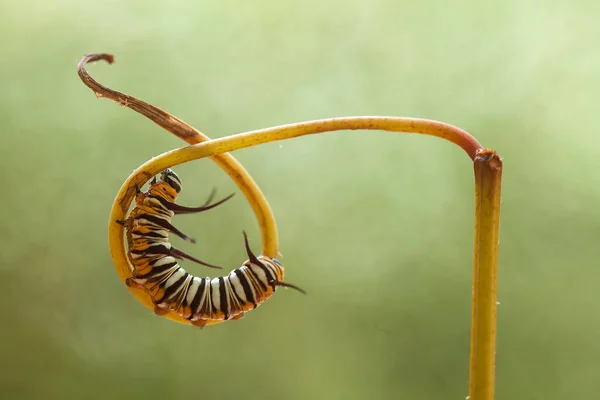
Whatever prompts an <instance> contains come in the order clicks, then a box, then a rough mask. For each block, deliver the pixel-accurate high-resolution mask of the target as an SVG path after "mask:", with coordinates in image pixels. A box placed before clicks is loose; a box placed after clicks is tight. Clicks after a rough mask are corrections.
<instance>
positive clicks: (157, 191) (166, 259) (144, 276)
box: [116, 169, 304, 327]
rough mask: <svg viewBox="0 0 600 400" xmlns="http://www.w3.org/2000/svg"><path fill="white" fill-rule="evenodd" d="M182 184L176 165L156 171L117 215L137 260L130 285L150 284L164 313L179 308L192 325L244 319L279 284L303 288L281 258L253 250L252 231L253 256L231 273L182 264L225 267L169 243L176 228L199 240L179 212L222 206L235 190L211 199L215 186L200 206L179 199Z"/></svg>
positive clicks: (157, 310)
mask: <svg viewBox="0 0 600 400" xmlns="http://www.w3.org/2000/svg"><path fill="white" fill-rule="evenodd" d="M181 188H182V185H181V180H180V179H179V177H178V176H177V175H176V174H175V173H174V172H173V171H172V170H170V169H166V170H164V171H163V172H161V174H160V177H159V179H156V177H154V178H153V179H152V181H151V183H150V185H149V187H148V190H147V191H146V192H142V191H140V190H139V188H137V194H136V197H135V204H136V206H135V208H134V209H133V210H132V211H131V213H130V214H129V216H128V217H127V219H125V220H124V221H116V222H117V223H119V224H121V225H123V226H124V227H125V229H126V235H127V244H128V257H129V260H130V262H131V264H132V265H133V271H132V274H131V277H129V278H128V279H127V280H126V284H127V285H128V286H135V287H138V288H143V289H145V290H146V291H147V292H148V293H149V294H150V296H151V297H152V301H153V302H154V312H155V314H158V315H164V314H167V313H168V312H170V311H173V312H175V313H177V314H179V315H180V316H181V317H183V318H185V319H187V320H188V321H190V322H191V324H192V325H194V326H198V327H203V326H204V325H206V323H207V322H208V321H227V320H235V319H240V318H242V317H243V316H244V313H246V312H248V311H250V310H253V309H255V308H256V307H258V306H259V305H260V304H261V303H263V302H264V301H266V300H267V299H268V298H269V297H271V296H272V295H273V294H274V293H275V290H276V289H277V287H278V286H283V287H290V288H293V289H296V290H298V291H300V292H302V293H304V291H303V290H302V289H300V288H298V287H297V286H294V285H291V284H289V283H285V282H283V277H284V270H283V266H282V265H281V264H280V263H279V261H278V260H277V259H275V258H270V257H267V256H264V255H260V256H256V255H254V253H252V250H251V249H250V245H249V243H248V236H247V235H246V233H245V232H244V243H245V247H246V253H247V254H248V260H247V261H246V262H244V263H243V264H242V266H241V267H240V268H238V269H235V270H233V271H231V272H230V273H229V275H227V276H222V277H218V278H208V277H207V278H199V277H196V276H194V275H192V274H189V273H188V272H186V271H185V270H184V269H183V268H182V267H181V266H179V263H178V260H182V259H187V260H190V261H193V262H195V263H198V264H201V265H204V266H207V267H211V268H221V267H218V266H216V265H212V264H209V263H206V262H204V261H202V260H199V259H197V258H195V257H192V256H190V255H189V254H187V253H185V252H183V251H181V250H179V249H176V248H175V247H173V246H171V244H170V243H169V238H168V234H169V233H173V234H175V235H176V236H179V237H180V238H182V239H184V240H188V241H191V242H192V243H195V240H194V239H193V238H191V237H189V236H187V235H186V234H184V233H183V232H181V231H180V230H179V229H177V228H175V227H174V226H173V225H172V224H171V218H172V217H173V216H174V215H177V214H190V213H197V212H202V211H207V210H210V209H212V208H214V207H217V206H219V205H221V204H223V203H224V202H226V201H227V200H229V199H230V198H231V197H232V196H233V194H232V195H230V196H228V197H226V198H224V199H222V200H220V201H217V202H215V203H212V204H211V201H212V199H213V197H214V194H215V191H214V190H213V192H212V193H211V195H210V197H209V199H208V200H207V201H206V202H205V203H204V204H203V205H202V206H200V207H185V206H181V205H179V204H176V203H175V200H176V199H177V196H178V195H179V192H180V191H181Z"/></svg>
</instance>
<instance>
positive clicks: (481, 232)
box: [469, 150, 502, 400]
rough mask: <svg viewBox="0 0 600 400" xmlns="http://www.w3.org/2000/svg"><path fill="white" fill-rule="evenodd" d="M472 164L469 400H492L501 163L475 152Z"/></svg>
mask: <svg viewBox="0 0 600 400" xmlns="http://www.w3.org/2000/svg"><path fill="white" fill-rule="evenodd" d="M473 161H474V170H475V249H474V268H473V299H472V321H471V361H470V385H469V399H470V400H493V399H494V383H495V362H496V308H497V299H498V228H499V222H500V190H501V182H502V161H501V159H500V157H499V156H498V154H496V152H494V151H493V150H481V151H479V152H477V154H476V156H475V158H474V160H473Z"/></svg>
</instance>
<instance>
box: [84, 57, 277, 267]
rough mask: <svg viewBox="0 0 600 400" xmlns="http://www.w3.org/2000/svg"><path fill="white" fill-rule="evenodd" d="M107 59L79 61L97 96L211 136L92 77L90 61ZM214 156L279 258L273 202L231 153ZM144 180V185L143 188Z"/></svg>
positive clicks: (193, 138)
mask: <svg viewBox="0 0 600 400" xmlns="http://www.w3.org/2000/svg"><path fill="white" fill-rule="evenodd" d="M99 60H104V61H106V62H108V63H109V64H112V63H113V62H114V57H113V55H112V54H106V53H100V54H86V55H85V56H83V58H82V59H81V60H79V63H78V64H77V73H78V74H79V77H80V78H81V80H82V81H83V83H84V84H85V85H86V86H87V87H89V88H90V89H92V91H93V92H94V93H95V94H96V96H97V97H106V98H108V99H111V100H113V101H115V102H117V103H119V104H121V105H123V106H125V107H127V108H130V109H132V110H134V111H136V112H138V113H140V114H142V115H143V116H145V117H147V118H149V119H150V120H152V121H153V122H154V123H156V124H157V125H159V126H160V127H162V128H164V129H166V130H167V131H169V132H171V133H172V134H174V135H175V136H177V137H178V138H180V139H181V140H184V141H185V142H187V143H189V144H197V143H202V142H205V141H207V140H210V138H209V137H208V136H206V135H204V134H203V133H202V132H200V131H199V130H197V129H195V128H194V127H192V126H191V125H189V124H188V123H186V122H184V121H182V120H181V119H179V118H177V117H175V116H173V115H171V114H169V113H168V112H166V111H164V110H161V109H160V108H158V107H155V106H153V105H151V104H148V103H146V102H145V101H142V100H138V99H136V98H135V97H133V96H129V95H127V94H124V93H121V92H118V91H116V90H113V89H110V88H108V87H106V86H104V85H102V84H100V83H99V82H97V81H96V80H95V79H94V78H92V77H91V76H90V74H89V73H88V72H87V70H86V69H85V66H86V64H88V63H90V62H94V61H99ZM211 159H212V160H213V161H214V162H215V163H216V164H217V165H218V166H219V167H220V168H221V169H222V170H223V171H225V173H226V174H227V175H229V177H230V178H231V179H232V180H233V181H234V182H235V184H236V185H237V186H238V188H239V189H240V190H241V191H242V193H243V194H244V196H246V199H248V202H249V203H250V206H251V207H252V210H253V212H254V215H256V219H257V221H258V225H259V227H260V230H261V233H262V241H263V250H262V254H264V255H266V256H269V257H276V256H277V255H278V248H279V236H278V234H277V225H276V224H275V217H274V216H273V213H272V212H271V208H270V207H269V203H268V202H267V199H266V198H265V196H264V194H263V193H262V192H261V190H260V188H259V187H258V185H257V184H256V182H255V181H254V179H252V177H251V176H250V174H249V173H248V172H247V171H246V170H245V169H244V167H243V166H242V164H240V163H239V162H238V161H237V160H236V159H235V158H234V157H233V156H232V155H231V154H215V155H214V156H213V157H211ZM141 185H142V184H141V183H140V187H141Z"/></svg>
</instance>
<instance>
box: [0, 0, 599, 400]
mask: <svg viewBox="0 0 600 400" xmlns="http://www.w3.org/2000/svg"><path fill="white" fill-rule="evenodd" d="M597 20H598V8H597V4H596V2H595V1H587V2H586V1H566V0H559V1H555V2H542V1H531V0H525V1H523V0H507V1H499V2H495V3H494V4H493V5H492V4H484V3H482V2H479V1H475V0H470V1H469V0H460V1H455V2H451V3H447V2H436V1H431V0H425V1H419V2H416V1H415V2H398V1H389V0H388V1H386V0H372V1H369V2H366V1H341V0H339V1H310V0H309V1H303V2H290V1H268V0H262V1H252V2H237V1H230V0H226V1H220V2H216V1H215V2H205V1H171V2H168V3H167V2H162V1H155V0H137V1H127V2H118V1H100V0H95V1H88V0H86V1H67V0H62V1H60V0H56V1H41V0H39V1H21V2H15V1H10V0H2V1H0V39H1V44H2V46H1V48H2V57H0V67H1V74H0V135H1V138H2V143H1V145H0V167H1V170H2V174H1V176H2V178H1V181H2V188H3V191H2V196H1V203H0V204H1V205H2V206H1V207H0V237H1V240H0V293H2V296H3V298H4V300H3V306H2V308H1V310H0V324H1V326H0V355H1V356H0V397H1V398H2V399H40V398H44V399H83V398H86V399H107V398H111V399H132V398H144V399H183V398H212V399H234V398H240V397H243V398H246V399H405V398H406V399H408V398H410V399H461V398H464V397H465V396H466V394H467V386H468V357H469V330H470V295H471V293H470V285H471V279H472V246H473V243H472V241H473V238H472V235H473V233H472V226H473V178H472V167H471V163H470V160H469V159H468V157H466V156H465V154H464V153H463V152H462V151H461V150H460V149H459V148H457V147H455V146H453V145H451V144H449V143H448V142H444V141H442V140H438V139H435V138H430V137H423V136H416V135H400V134H391V133H384V132H337V133H329V134H323V135H317V136H311V137H304V138H299V139H294V140H289V141H285V142H281V143H273V144H268V145H263V146H260V147H256V148H252V149H247V150H242V151H239V152H236V153H235V155H236V157H238V158H239V160H240V161H242V163H243V164H244V165H245V166H246V168H247V169H248V170H249V171H250V172H251V173H252V174H253V176H254V178H255V179H256V180H257V182H258V183H259V185H260V186H261V188H262V189H263V190H264V192H265V194H266V195H267V197H268V199H269V201H270V204H271V206H272V208H273V210H274V212H275V215H276V218H277V222H278V226H279V229H280V239H281V251H282V253H283V254H284V256H285V258H284V259H283V261H284V264H285V265H286V266H287V279H288V280H289V281H290V282H292V283H295V284H297V285H299V286H301V287H303V288H305V289H306V290H307V291H308V293H309V294H308V295H307V296H302V295H300V294H298V293H296V292H294V291H281V292H278V293H277V295H276V296H275V297H274V298H273V299H272V300H270V301H269V302H267V303H265V304H264V305H263V306H261V307H260V308H259V309H258V310H256V311H254V312H252V313H250V314H249V315H248V316H246V318H244V319H243V320H241V321H236V322H228V323H225V324H220V325H216V326H211V327H209V328H206V329H204V330H198V329H194V328H192V327H188V326H184V325H179V324H176V323H173V322H170V321H167V320H165V319H162V318H159V317H156V316H154V315H152V313H151V312H149V311H148V310H146V309H145V308H143V307H142V306H141V305H140V304H138V303H137V302H136V301H135V300H134V298H133V297H132V296H131V294H129V292H128V291H127V290H125V288H124V287H123V284H122V283H121V282H120V281H119V279H118V278H117V274H116V272H115V270H114V268H113V267H112V262H111V259H110V257H109V252H108V246H107V219H108V213H109V210H110V207H111V203H112V200H113V198H114V196H115V194H116V192H117V190H118V189H119V187H120V186H121V184H122V182H123V181H124V180H125V179H126V178H127V176H128V175H129V174H130V172H131V171H132V170H133V169H134V168H136V167H137V166H138V165H140V164H142V163H143V162H145V161H146V160H148V159H149V158H151V157H152V156H154V155H157V154H160V153H162V152H164V151H167V150H170V149H173V148H177V147H180V146H182V145H183V143H182V142H180V141H179V140H178V139H176V138H175V137H173V136H170V135H169V134H168V133H166V132H164V131H162V130H161V129H160V128H158V127H156V126H155V125H153V124H152V123H151V122H149V121H147V120H146V119H144V118H143V117H141V116H140V115H137V114H135V113H134V112H132V111H130V110H128V109H126V108H123V107H120V106H118V105H116V104H114V103H112V102H110V101H108V100H98V99H96V98H95V97H94V95H93V94H92V93H91V91H90V90H88V89H87V88H86V87H85V86H84V85H83V84H82V83H81V82H80V81H79V78H78V77H77V74H76V70H75V64H76V62H77V61H78V59H79V58H80V57H81V56H82V55H83V54H84V53H89V52H111V53H114V54H115V56H116V63H115V64H114V65H112V66H108V65H107V64H104V63H98V64H95V65H92V66H90V68H89V70H90V72H91V73H92V75H93V76H94V77H96V78H97V79H98V80H100V81H101V82H103V83H105V84H107V85H109V86H111V87H113V88H116V89H119V90H122V91H124V92H127V93H130V94H132V95H135V96H138V97H140V98H142V99H144V100H146V101H149V102H151V103H153V104H155V105H158V106H160V107H162V108H164V109H167V110H169V111H170V112H172V113H173V114H175V115H176V116H178V117H180V118H182V119H184V120H186V121H188V122H190V123H191V124H192V125H194V126H196V127H197V128H199V129H200V130H202V131H203V132H205V133H206V134H208V135H209V136H211V137H220V136H226V135H229V134H233V133H238V132H243V131H248V130H253V129H258V128H265V127H268V126H273V125H279V124H285V123H292V122H298V121H303V120H310V119H318V118H327V117H340V116H350V115H394V116H412V117H422V118H430V119H437V120H442V121H445V122H448V123H451V124H454V125H457V126H460V127H462V128H464V129H466V130H468V131H469V132H471V133H473V134H474V135H475V136H476V137H477V138H478V139H479V140H480V141H481V142H482V143H483V144H484V146H486V147H490V148H494V149H496V150H497V151H498V152H499V153H500V154H501V156H503V158H504V163H505V172H504V185H503V209H502V222H501V238H500V245H501V247H500V283H499V291H500V292H499V300H500V306H499V324H498V332H499V336H498V359H497V398H498V399H565V398H578V399H596V398H598V394H599V393H600V380H598V376H599V375H600V341H599V340H598V339H599V337H600V322H599V317H598V315H599V310H600V296H599V295H598V282H599V281H600V270H599V268H598V260H599V258H600V250H599V247H600V246H598V239H599V236H600V228H599V226H600V212H599V211H598V204H599V201H600V179H599V174H598V167H599V161H598V160H599V158H598V155H599V151H600V140H599V139H598V132H599V128H600V112H599V109H598V105H599V104H600V97H599V95H598V93H600V75H599V71H600V50H599V47H598V43H599V40H600V28H599V26H600V25H599V24H598V23H597ZM176 171H177V172H178V173H179V174H180V176H181V177H182V179H183V180H184V186H185V188H184V192H183V194H182V196H181V203H182V204H186V205H197V204H201V203H203V202H204V200H205V199H206V196H207V195H208V193H209V192H210V190H211V189H212V188H213V187H216V188H218V190H219V193H220V194H221V195H225V194H228V193H230V192H231V191H236V188H235V187H234V186H233V184H232V183H231V182H230V181H229V180H228V178H227V177H226V176H225V174H224V173H223V172H221V171H220V170H219V169H218V168H217V167H216V166H215V165H213V164H212V163H211V162H210V161H208V160H202V161H198V162H194V163H191V164H187V165H184V166H181V167H178V168H177V169H176ZM176 225H177V226H179V227H180V228H181V229H182V230H183V231H184V232H187V233H189V234H191V235H193V236H195V237H196V238H198V242H199V243H198V244H196V245H189V244H187V243H181V241H179V240H177V239H173V242H174V243H176V244H177V245H178V246H180V247H182V248H183V249H185V250H187V251H189V252H190V253H192V254H194V255H196V256H199V257H201V258H203V259H205V260H207V261H210V262H213V263H219V264H221V265H225V266H227V267H228V268H232V269H233V268H235V267H237V266H238V265H239V264H240V263H241V262H242V261H243V260H245V255H244V251H243V245H242V243H243V242H242V234H241V231H242V230H243V229H245V230H247V231H248V232H249V233H250V236H251V237H252V245H253V247H254V249H255V250H257V251H258V250H259V249H260V236H259V233H258V229H257V224H256V221H255V219H254V216H253V214H252V212H251V210H250V208H249V206H248V205H247V203H246V202H245V200H244V198H243V196H241V195H240V194H239V193H238V195H237V196H236V197H235V198H234V200H232V201H231V202H229V203H227V204H226V205H225V206H222V207H219V208H218V209H216V210H214V211H211V212H209V213H205V214H201V215H194V216H187V217H179V218H177V219H176ZM184 265H185V266H186V267H188V268H189V270H191V271H193V272H194V273H196V274H198V275H200V276H204V275H206V274H210V273H212V272H213V271H209V270H206V269H203V268H201V267H199V266H196V265H192V264H189V263H185V264H184Z"/></svg>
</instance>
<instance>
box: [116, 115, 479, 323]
mask: <svg viewBox="0 0 600 400" xmlns="http://www.w3.org/2000/svg"><path fill="white" fill-rule="evenodd" d="M353 129H370V130H383V131H391V132H406V133H420V134H425V135H431V136H436V137H441V138H444V139H446V140H449V141H451V142H453V143H456V144H458V145H459V146H460V147H462V148H463V149H464V150H465V151H466V152H467V154H468V155H469V157H471V158H474V157H475V155H476V153H477V151H478V150H480V149H481V145H480V144H479V143H478V142H477V140H475V139H474V138H473V137H472V136H471V135H469V134H468V133H467V132H465V131H463V130H462V129H459V128H456V127H454V126H452V125H448V124H444V123H442V122H437V121H431V120H424V119H413V118H395V117H348V118H335V119H326V120H318V121H309V122H302V123H298V124H291V125H283V126H279V127H274V128H267V129H263V130H258V131H252V132H247V133H241V134H237V135H232V136H228V137H225V138H220V139H214V140H210V141H207V142H203V143H200V144H196V145H194V146H189V147H184V148H181V149H176V150H172V151H170V152H167V153H164V154H161V155H159V156H157V157H155V158H153V159H152V160H150V161H148V162H146V163H145V164H143V165H142V166H140V167H139V168H137V169H136V170H135V171H134V172H133V173H132V174H131V175H130V176H129V178H127V180H126V181H125V183H124V184H123V186H122V187H121V189H120V190H119V193H118V194H117V197H116V198H115V201H114V203H113V207H112V210H111V214H110V223H109V245H110V249H111V254H112V258H113V261H114V264H115V267H116V269H117V272H118V273H119V276H120V277H121V280H122V281H125V279H127V278H128V277H129V276H130V275H131V271H132V268H131V266H130V264H129V261H128V259H127V255H126V250H125V242H124V235H123V227H122V226H121V225H119V224H117V223H115V222H113V221H117V220H123V219H125V216H126V213H127V211H128V210H129V207H130V205H131V202H132V200H133V197H134V194H135V187H136V186H137V187H141V186H142V185H144V184H145V183H146V182H147V181H148V180H149V179H150V178H151V177H153V176H154V175H156V174H158V173H159V172H160V171H162V170H164V169H165V168H170V167H173V166H175V165H179V164H183V163H186V162H189V161H193V160H197V159H200V158H204V157H211V156H215V155H217V154H222V153H226V152H229V151H233V150H238V149H242V148H245V147H251V146H257V145H259V144H262V143H267V142H272V141H277V140H284V139H290V138H294V137H298V136H303V135H308V134H313V133H320V132H328V131H336V130H353ZM253 208H256V207H253ZM268 211H269V212H270V210H268ZM265 214H266V212H265ZM261 230H263V231H262V236H263V238H264V240H263V254H265V255H269V256H271V254H273V256H274V255H275V254H276V253H277V250H278V248H277V242H276V240H277V237H276V236H273V235H272V234H271V233H270V232H268V231H265V230H264V226H261ZM129 290H130V291H131V292H132V293H133V294H134V296H135V297H136V298H137V299H138V300H139V301H140V302H141V303H142V304H144V305H145V306H146V307H147V308H149V309H154V305H153V303H152V299H151V298H150V296H149V295H148V293H146V292H145V291H144V290H143V289H136V288H129ZM166 317H167V318H169V319H172V320H175V321H178V322H183V323H189V321H186V320H184V319H183V318H181V317H179V316H178V315H177V314H175V313H169V314H167V315H166ZM211 323H212V322H211ZM214 323H217V322H214Z"/></svg>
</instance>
